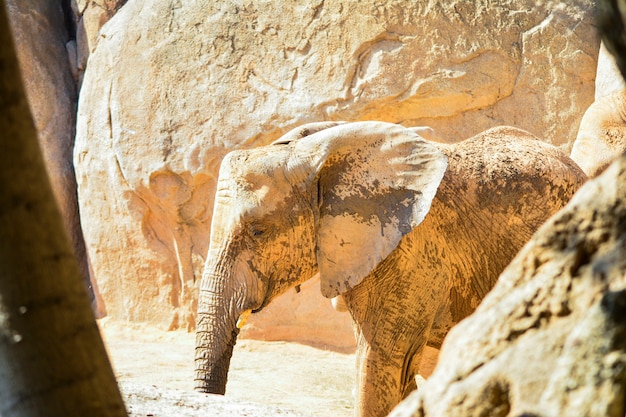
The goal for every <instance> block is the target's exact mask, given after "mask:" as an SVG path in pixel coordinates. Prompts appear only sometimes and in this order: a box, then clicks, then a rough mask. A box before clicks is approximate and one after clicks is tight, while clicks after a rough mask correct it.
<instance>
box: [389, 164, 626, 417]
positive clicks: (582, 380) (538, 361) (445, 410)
mask: <svg viewBox="0 0 626 417" xmlns="http://www.w3.org/2000/svg"><path fill="white" fill-rule="evenodd" d="M625 336H626V156H622V157H621V158H620V159H618V160H617V161H616V162H615V163H614V164H612V165H611V166H610V167H609V168H608V169H607V170H606V171H605V172H604V173H603V174H602V175H601V176H600V177H598V178H597V179H595V180H591V181H589V182H588V183H587V184H585V185H584V186H583V188H581V189H580V190H579V192H578V193H577V194H576V195H575V196H574V197H573V199H572V200H571V202H570V204H569V205H568V206H566V207H565V208H564V209H563V210H561V211H560V212H559V213H557V214H556V215H555V216H553V217H552V218H551V219H550V220H549V221H548V222H547V223H546V224H545V225H544V226H543V227H542V228H541V229H540V230H539V231H537V233H536V234H535V235H534V236H533V238H532V239H531V241H530V242H529V243H528V244H527V245H526V246H525V247H524V249H522V251H521V252H520V253H519V254H518V256H517V257H516V258H515V259H514V260H513V262H512V263H511V264H510V265H509V267H508V268H507V269H506V270H505V271H504V272H503V273H502V275H501V276H500V279H499V281H498V283H497V285H496V286H495V288H494V289H493V290H492V291H491V292H490V293H489V294H488V295H487V297H486V298H485V299H484V300H483V303H482V304H481V305H480V307H479V308H478V309H477V311H476V312H475V313H474V314H473V315H472V316H470V317H469V318H467V319H466V320H464V321H463V322H461V323H460V324H459V325H457V326H456V327H455V328H453V329H452V331H451V332H450V333H449V334H448V337H447V339H446V340H445V342H444V345H443V347H442V350H441V355H440V358H439V363H440V364H439V365H438V367H437V368H436V369H435V372H434V374H433V375H432V377H431V379H429V380H428V381H427V382H426V383H425V384H424V385H423V386H422V387H421V388H420V389H419V391H418V392H416V393H414V394H412V395H411V396H410V397H409V398H408V399H407V400H406V401H405V402H404V403H402V404H401V405H400V406H398V408H396V410H395V411H394V413H392V416H394V417H400V416H422V417H428V416H430V417H434V416H447V417H453V416H486V415H489V416H536V417H544V416H545V417H547V416H555V417H556V416H559V417H562V416H590V417H593V416H598V417H600V416H615V417H618V416H619V417H622V416H623V415H624V411H625V410H624V396H625V394H626V390H625V386H626V337H625Z"/></svg>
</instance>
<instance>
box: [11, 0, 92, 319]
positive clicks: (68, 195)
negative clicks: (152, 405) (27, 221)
mask: <svg viewBox="0 0 626 417" xmlns="http://www.w3.org/2000/svg"><path fill="white" fill-rule="evenodd" d="M6 5H7V11H8V15H9V20H10V23H11V28H12V31H13V36H14V39H15V42H16V49H17V54H18V59H19V62H20V67H21V70H22V76H23V79H24V85H25V88H26V94H27V97H28V102H29V105H30V109H31V113H32V115H33V119H34V122H35V127H36V128H37V133H38V134H39V143H40V145H41V150H42V154H43V157H44V160H45V162H46V168H47V170H48V175H49V177H50V180H51V182H52V188H53V191H54V194H55V196H56V199H57V203H58V205H59V208H60V209H61V213H62V216H63V221H64V223H65V229H66V230H67V231H68V234H69V237H70V240H71V242H72V245H73V248H74V252H75V253H76V256H77V258H78V261H79V265H80V268H81V272H82V273H83V276H84V277H85V279H86V280H87V281H88V280H89V265H88V260H87V254H86V250H85V243H84V239H83V234H82V231H81V227H80V217H79V214H78V200H77V194H76V193H77V191H76V178H75V175H74V167H73V157H72V148H73V144H74V133H75V123H76V101H77V95H76V86H75V83H74V80H73V79H72V74H71V70H70V63H69V61H68V56H67V52H66V49H65V44H66V42H67V41H68V40H69V34H68V31H67V27H66V22H65V19H64V10H63V8H62V7H61V3H60V2H40V1H32V0H7V2H6ZM100 314H103V312H102V311H100Z"/></svg>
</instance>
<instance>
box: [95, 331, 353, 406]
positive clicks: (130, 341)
mask: <svg viewBox="0 0 626 417" xmlns="http://www.w3.org/2000/svg"><path fill="white" fill-rule="evenodd" d="M99 324H100V328H101V330H102V335H103V338H104V340H105V344H106V346H107V350H108V352H109V356H110V358H111V362H112V365H113V368H114V371H115V373H116V375H117V378H118V383H119V384H120V387H121V389H122V392H123V395H124V398H125V401H126V407H127V409H128V411H129V415H131V416H155V417H174V416H176V417H183V416H190V417H191V416H222V415H234V416H237V415H240V416H248V417H262V416H275V415H279V416H294V417H296V416H309V417H317V416H329V415H333V416H337V417H344V416H345V417H349V416H352V413H353V399H352V388H353V385H354V360H355V358H354V354H347V353H340V352H331V351H327V350H322V349H318V348H314V347H311V346H305V345H301V344H297V343H286V342H262V341H256V340H239V341H238V342H237V345H236V346H235V351H234V353H233V358H232V361H231V369H230V373H229V380H228V385H227V388H226V395H225V396H224V397H222V396H215V395H206V394H198V393H195V392H194V391H193V389H192V386H193V350H194V338H195V335H194V334H193V333H186V332H180V331H177V332H165V331H160V330H157V329H153V328H149V327H146V326H141V325H137V324H120V323H115V322H112V321H108V320H107V319H104V320H101V321H100V323H99Z"/></svg>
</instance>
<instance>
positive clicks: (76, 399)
mask: <svg viewBox="0 0 626 417" xmlns="http://www.w3.org/2000/svg"><path fill="white" fill-rule="evenodd" d="M18 68H19V67H18V64H17V59H16V56H15V49H14V46H13V39H12V37H11V33H10V30H9V25H8V21H7V15H6V6H5V2H4V0H2V1H0V184H1V187H0V415H1V416H3V417H12V416H19V417H22V416H24V417H26V416H28V417H33V416H47V417H57V416H58V417H61V416H63V417H67V416H77V417H78V416H80V417H83V416H126V411H125V409H124V405H123V402H122V399H121V396H120V394H119V390H118V388H117V384H116V382H115V377H114V375H113V372H112V370H111V366H110V363H109V360H108V358H107V354H106V351H105V348H104V345H103V343H102V339H101V338H100V334H99V331H98V327H97V325H96V322H95V318H94V315H93V312H92V311H91V308H90V303H89V299H88V297H87V293H86V290H85V286H84V284H83V282H82V279H81V276H80V272H79V269H78V265H77V263H76V259H75V258H74V256H73V252H72V249H71V247H70V244H69V243H68V240H67V236H66V234H65V231H64V228H63V226H62V219H61V216H60V213H59V210H58V208H57V207H56V204H55V199H54V196H53V193H52V189H51V186H50V182H49V180H48V178H47V176H46V169H45V167H44V163H43V159H42V156H41V152H40V149H39V144H38V141H37V133H36V130H35V127H34V124H33V121H32V118H31V115H30V112H29V108H28V104H27V102H26V98H25V94H24V89H23V85H22V81H21V77H20V72H19V69H18Z"/></svg>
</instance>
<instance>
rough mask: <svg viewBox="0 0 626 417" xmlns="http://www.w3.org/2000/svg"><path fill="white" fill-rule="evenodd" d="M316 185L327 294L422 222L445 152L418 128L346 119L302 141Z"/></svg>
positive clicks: (356, 278) (363, 272)
mask: <svg viewBox="0 0 626 417" xmlns="http://www.w3.org/2000/svg"><path fill="white" fill-rule="evenodd" d="M295 149H296V153H297V154H301V155H306V158H304V159H307V160H308V161H309V162H308V163H309V164H310V167H311V170H312V171H313V172H314V173H315V176H314V177H313V179H312V180H311V185H312V187H313V189H314V190H315V189H317V197H318V198H317V200H318V201H317V202H318V206H319V217H318V218H317V262H318V266H319V271H320V281H321V290H322V294H323V295H324V296H325V297H328V298H332V297H335V296H337V295H339V294H343V293H344V292H346V291H347V290H349V289H350V288H353V287H354V286H356V285H357V284H359V283H360V282H361V281H362V280H363V279H364V278H365V277H366V276H367V275H369V274H370V273H371V272H372V271H373V270H374V268H376V266H377V265H378V264H379V263H380V262H381V261H382V260H383V259H385V258H386V257H387V256H388V255H389V254H390V253H391V252H392V251H393V250H394V249H395V248H396V246H397V245H398V243H399V242H400V240H401V239H402V237H403V236H404V235H406V234H407V233H409V232H410V231H411V230H412V229H413V228H414V227H416V226H417V225H419V224H420V223H421V222H422V220H424V217H425V216H426V214H427V213H428V211H429V210H430V205H431V202H432V200H433V198H434V196H435V193H436V192H437V188H438V186H439V183H440V182H441V179H442V178H443V175H444V173H445V171H446V168H447V158H446V156H445V155H444V154H443V153H441V152H440V151H439V149H438V148H437V147H435V146H434V145H432V144H430V143H429V142H427V141H426V140H424V139H423V138H422V137H420V136H419V135H418V134H416V133H415V132H412V131H411V130H409V129H407V128H405V127H402V126H400V125H396V124H390V123H382V122H357V123H347V124H343V125H339V126H336V127H332V128H328V129H325V130H323V131H320V132H318V133H316V134H314V135H311V136H309V137H308V138H307V139H306V140H302V141H299V142H298V143H297V145H296V148H295Z"/></svg>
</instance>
